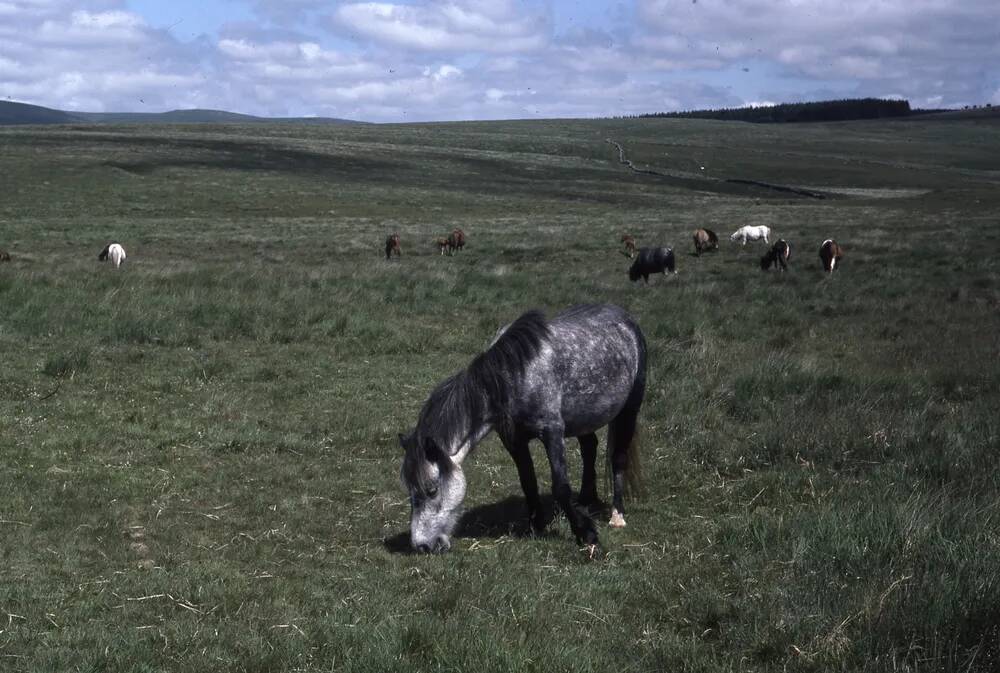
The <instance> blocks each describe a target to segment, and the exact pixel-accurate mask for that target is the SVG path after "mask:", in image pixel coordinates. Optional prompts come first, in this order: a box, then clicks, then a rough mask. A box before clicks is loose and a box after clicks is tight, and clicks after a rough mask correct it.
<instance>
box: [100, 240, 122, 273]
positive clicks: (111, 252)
mask: <svg viewBox="0 0 1000 673" xmlns="http://www.w3.org/2000/svg"><path fill="white" fill-rule="evenodd" d="M97 259H98V260H100V261H102V262H103V261H105V260H109V259H110V260H111V263H112V264H113V265H114V267H115V268H116V269H117V268H118V267H120V266H121V265H122V262H124V261H125V248H123V247H122V246H120V245H119V244H117V243H109V244H108V245H106V246H104V250H101V254H99V255H98V256H97Z"/></svg>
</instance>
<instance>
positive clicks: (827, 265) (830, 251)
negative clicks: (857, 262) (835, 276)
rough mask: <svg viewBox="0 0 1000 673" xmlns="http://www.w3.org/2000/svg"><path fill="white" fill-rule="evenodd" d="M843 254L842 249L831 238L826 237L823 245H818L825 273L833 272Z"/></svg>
mask: <svg viewBox="0 0 1000 673" xmlns="http://www.w3.org/2000/svg"><path fill="white" fill-rule="evenodd" d="M843 256H844V251H843V250H842V249H841V247H840V246H839V245H837V242H836V241H835V240H833V239H832V238H828V239H826V240H825V241H823V245H821V246H819V258H820V259H821V260H823V270H824V271H826V272H827V273H833V268H834V267H835V266H837V262H839V261H840V260H841V258H842V257H843Z"/></svg>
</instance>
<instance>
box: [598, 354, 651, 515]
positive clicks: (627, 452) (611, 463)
mask: <svg viewBox="0 0 1000 673" xmlns="http://www.w3.org/2000/svg"><path fill="white" fill-rule="evenodd" d="M645 393H646V377H645V372H643V373H642V374H640V377H639V378H637V379H636V381H635V384H634V385H633V386H632V392H631V394H629V397H628V400H627V401H626V402H625V406H624V408H622V410H621V411H620V412H619V413H618V416H617V417H616V418H615V419H614V420H613V421H611V423H610V425H609V426H608V455H607V462H608V465H607V475H608V481H610V482H612V485H613V480H614V468H615V464H616V463H617V464H619V465H624V468H625V470H624V476H625V483H624V487H625V488H624V490H625V496H627V497H629V498H638V497H642V496H643V495H644V494H645V491H646V486H645V481H644V479H643V470H642V460H641V451H640V448H641V442H640V436H639V427H638V421H639V409H640V408H641V407H642V399H643V397H644V396H645Z"/></svg>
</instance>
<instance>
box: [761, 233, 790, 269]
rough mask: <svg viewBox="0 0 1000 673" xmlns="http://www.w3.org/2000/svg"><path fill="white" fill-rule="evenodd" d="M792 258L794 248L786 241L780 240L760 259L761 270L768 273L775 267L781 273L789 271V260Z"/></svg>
mask: <svg viewBox="0 0 1000 673" xmlns="http://www.w3.org/2000/svg"><path fill="white" fill-rule="evenodd" d="M791 256H792V246H790V245H788V243H787V242H785V239H783V238H779V239H778V240H777V241H775V243H774V245H773V246H771V249H770V250H768V251H767V254H765V255H764V256H763V257H761V258H760V268H761V270H762V271H767V270H769V269H770V268H771V267H772V266H774V267H775V268H777V269H778V270H779V271H788V260H789V259H790V258H791Z"/></svg>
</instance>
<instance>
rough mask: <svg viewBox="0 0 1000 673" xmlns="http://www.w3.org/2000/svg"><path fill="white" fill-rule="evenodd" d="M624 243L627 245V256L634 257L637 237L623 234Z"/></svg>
mask: <svg viewBox="0 0 1000 673" xmlns="http://www.w3.org/2000/svg"><path fill="white" fill-rule="evenodd" d="M622 245H624V246H625V256H626V257H628V258H629V259H632V258H633V257H634V256H635V250H636V248H635V239H634V238H632V237H631V236H629V235H628V234H622Z"/></svg>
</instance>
